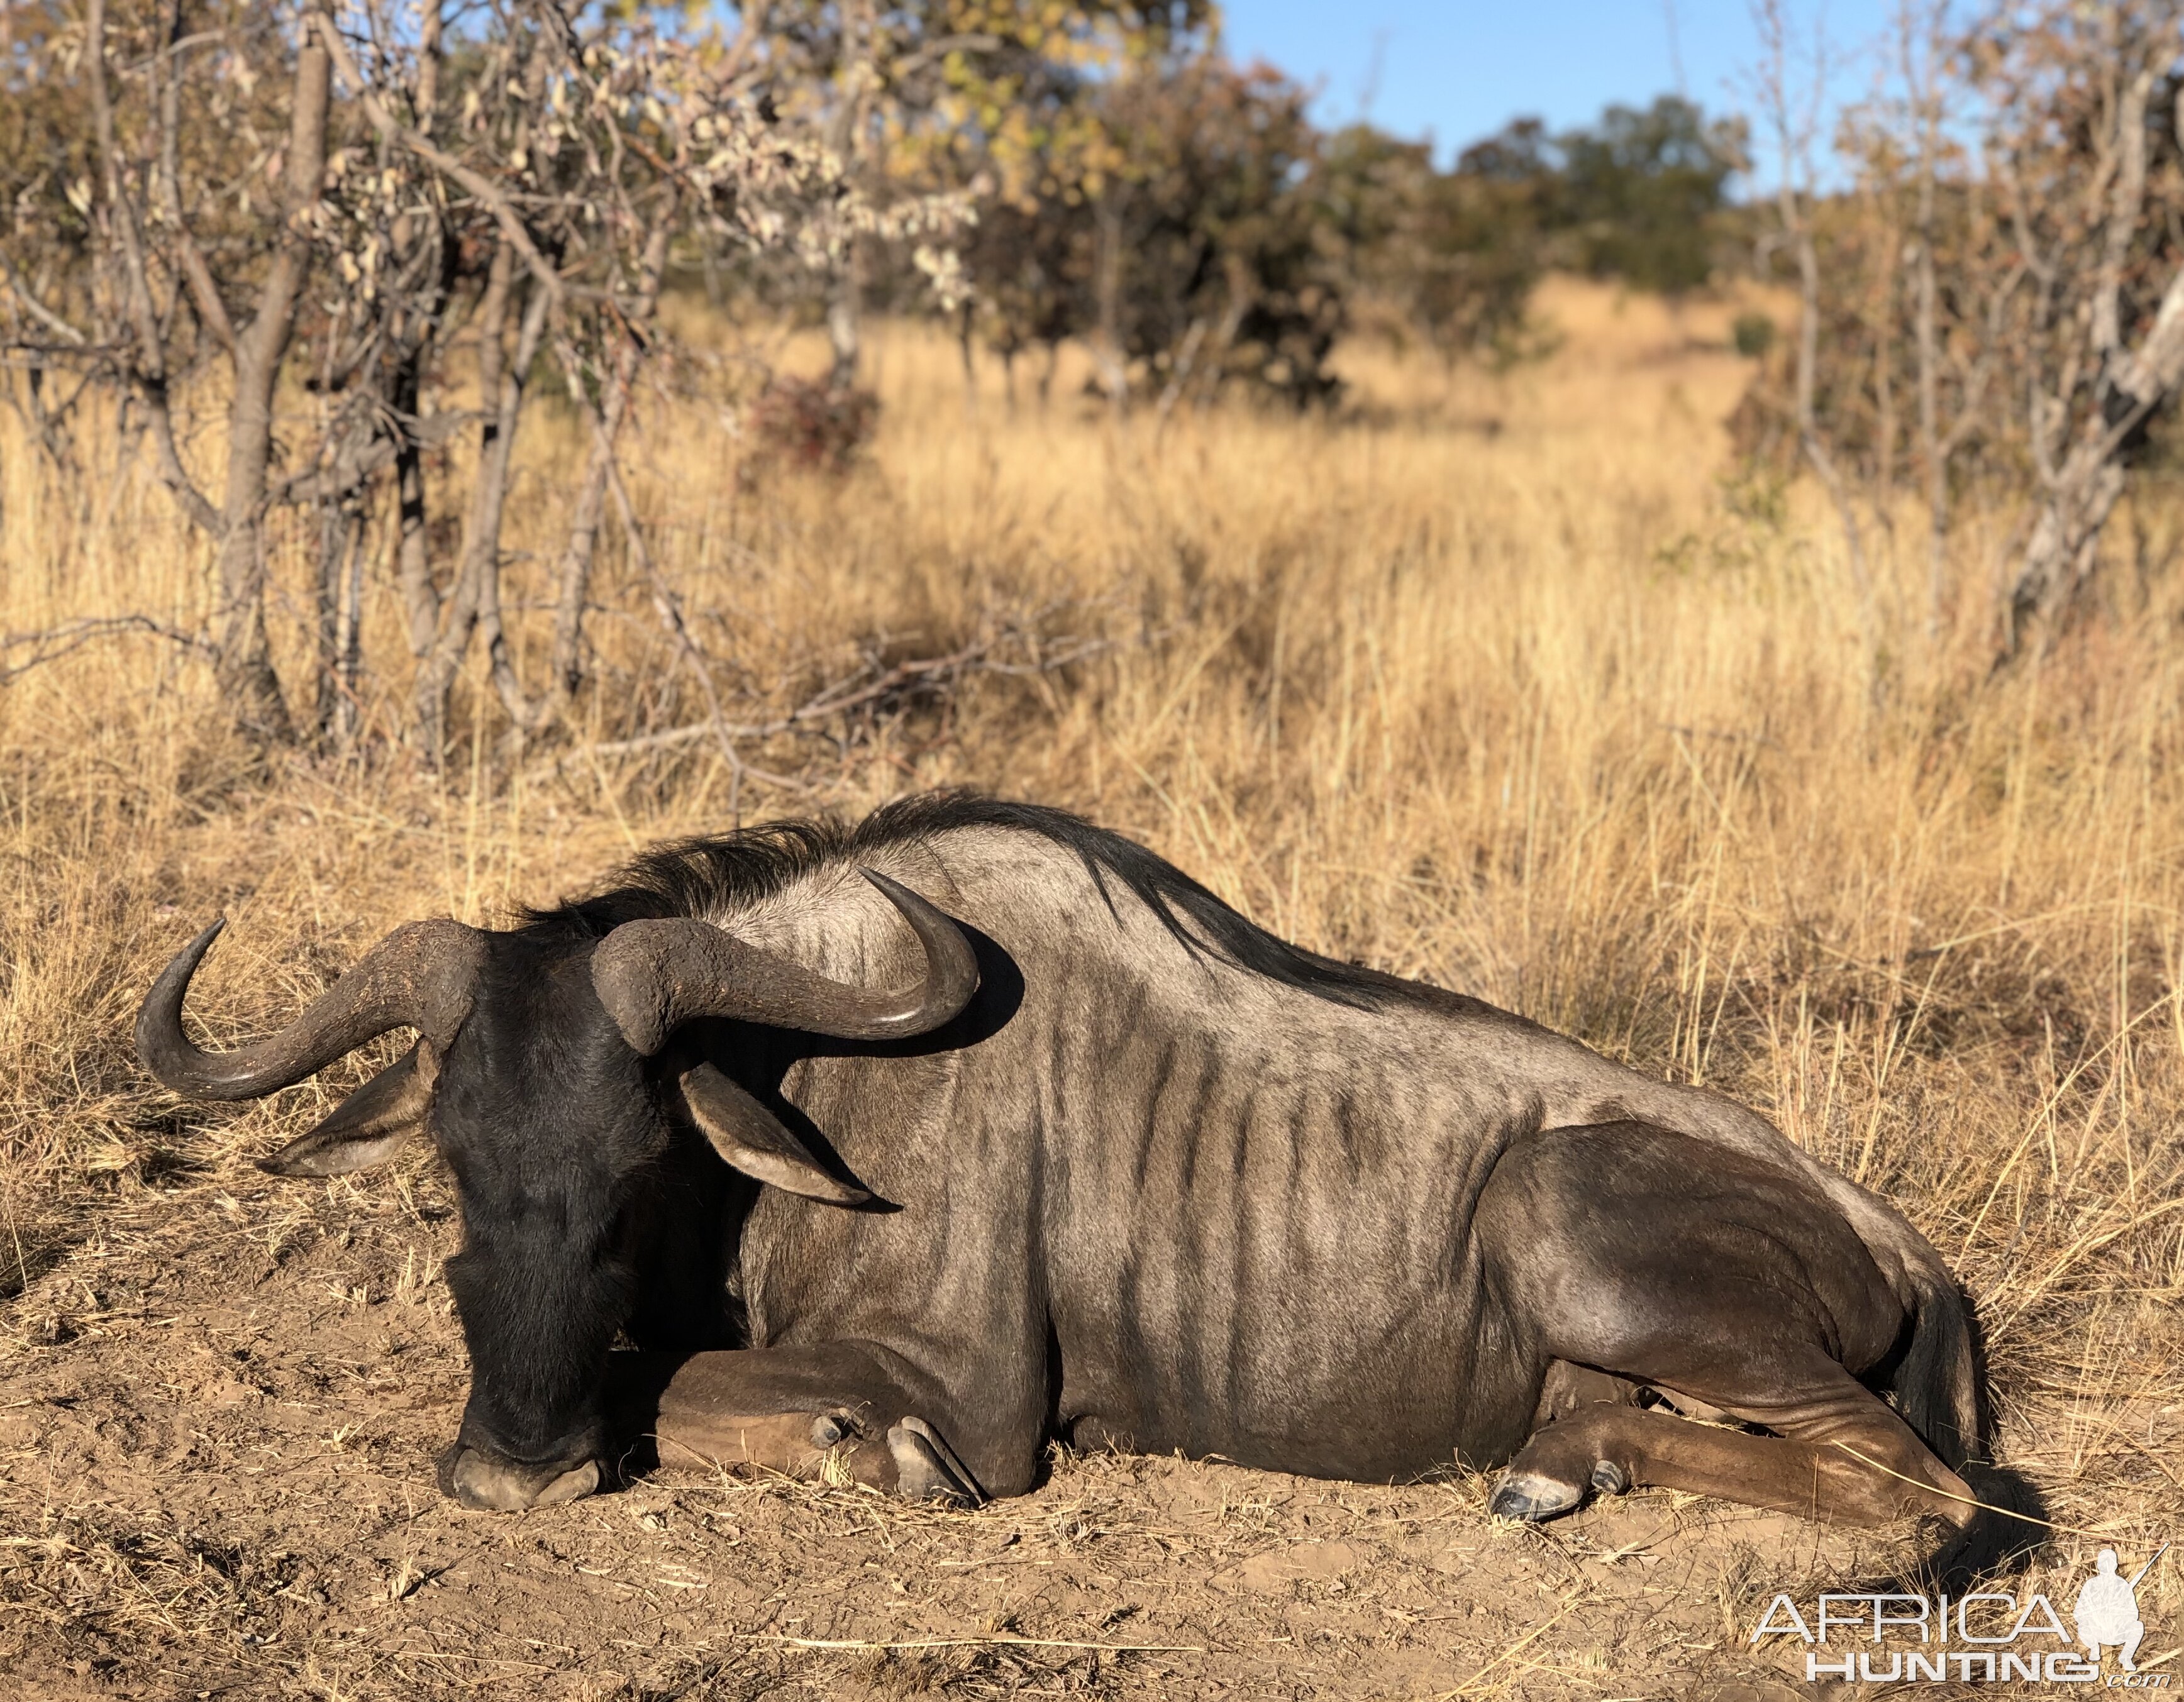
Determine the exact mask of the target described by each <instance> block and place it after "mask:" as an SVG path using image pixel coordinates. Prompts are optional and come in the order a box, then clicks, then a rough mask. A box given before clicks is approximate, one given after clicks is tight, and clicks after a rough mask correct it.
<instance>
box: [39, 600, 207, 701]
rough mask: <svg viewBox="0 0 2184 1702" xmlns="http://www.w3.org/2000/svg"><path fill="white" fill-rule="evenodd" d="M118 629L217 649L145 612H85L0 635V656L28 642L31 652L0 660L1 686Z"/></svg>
mask: <svg viewBox="0 0 2184 1702" xmlns="http://www.w3.org/2000/svg"><path fill="white" fill-rule="evenodd" d="M119 632H148V633H149V634H151V635H152V636H153V637H155V638H164V639H166V640H167V641H168V642H170V643H174V644H180V645H181V646H182V647H183V648H185V649H187V650H194V651H195V652H197V654H199V655H200V656H203V657H206V658H212V657H215V656H217V655H218V654H220V652H219V649H218V647H217V646H215V645H214V643H213V642H212V641H211V640H210V639H209V638H207V637H204V635H203V634H202V633H198V632H185V631H182V630H181V628H180V627H176V626H167V625H166V624H165V623H164V622H163V621H158V620H153V619H152V617H151V616H150V615H86V616H85V617H83V618H82V619H81V620H64V621H63V622H62V623H61V624H60V625H59V626H48V627H46V628H44V629H42V631H36V632H10V633H8V634H7V635H6V636H5V637H0V657H6V656H8V655H11V654H14V652H15V651H16V650H18V649H20V648H22V647H24V646H25V645H28V646H30V647H31V657H30V659H28V660H27V661H22V662H0V686H6V685H12V684H14V681H16V680H17V679H18V678H19V677H20V676H22V675H25V674H27V673H29V672H30V671H31V669H33V668H36V667H37V666H39V665H41V664H43V663H47V662H57V661H58V660H59V659H61V658H62V657H64V656H66V655H68V654H70V653H71V652H73V651H76V650H80V649H81V648H83V647H84V646H85V645H86V644H88V643H89V642H91V641H92V639H94V638H104V637H111V636H112V635H114V634H115V633H119Z"/></svg>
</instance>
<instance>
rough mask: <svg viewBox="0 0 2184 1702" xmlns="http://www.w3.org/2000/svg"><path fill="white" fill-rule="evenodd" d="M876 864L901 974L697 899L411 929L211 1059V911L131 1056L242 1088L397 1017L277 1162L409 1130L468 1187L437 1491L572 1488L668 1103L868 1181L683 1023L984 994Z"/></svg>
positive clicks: (972, 972)
mask: <svg viewBox="0 0 2184 1702" xmlns="http://www.w3.org/2000/svg"><path fill="white" fill-rule="evenodd" d="M864 872H865V876H866V879H867V880H869V881H871V882H872V884H873V885H874V886H876V887H878V888H879V890H880V891H881V892H882V893H883V894H885V895H886V897H887V898H889V901H890V902H892V904H894V908H895V909H896V910H897V911H899V912H900V915H901V916H902V918H903V920H904V921H905V922H907V923H908V924H909V925H910V926H911V929H912V931H913V932H915V933H916V934H917V937H918V940H919V942H920V943H921V944H922V946H923V948H924V952H925V974H924V976H923V978H922V981H921V982H919V983H917V985H914V986H912V987H908V988H906V989H902V990H900V991H894V990H890V991H877V992H876V991H870V990H866V989H864V988H861V987H851V986H847V985H844V983H841V982H835V981H832V980H829V979H827V977H826V976H821V975H818V974H816V973H814V972H813V971H810V970H808V969H805V968H804V967H802V966H801V965H798V964H795V963H794V962H791V961H789V960H788V959H785V958H782V957H779V956H777V955H776V954H772V953H770V952H767V951H765V950H762V949H760V948H758V947H755V946H753V945H751V944H749V943H747V942H745V941H743V940H740V939H738V938H737V937H735V936H734V935H733V934H730V933H728V932H726V931H725V930H723V929H721V928H720V927H717V926H714V925H713V924H711V923H710V922H705V921H697V920H694V919H693V918H689V917H664V918H658V919H647V920H642V921H627V922H624V923H622V924H621V926H618V927H616V928H615V929H613V931H612V932H610V933H608V934H607V935H606V936H605V937H604V938H603V939H602V938H596V937H577V936H571V935H570V934H568V933H566V932H555V931H550V930H549V931H539V930H521V929H519V930H516V931H514V932H491V931H487V930H484V929H478V928H471V927H466V926H464V925H462V924H461V923H460V922H454V921H427V922H412V923H410V924H409V925H408V926H404V927H401V928H398V929H396V930H395V931H394V932H393V933H392V934H390V935H388V936H387V938H385V939H384V940H382V942H380V943H379V944H378V945H377V946H376V947H374V948H372V950H371V951H370V953H368V954H366V955H365V958H364V959H363V960H362V961H361V962H360V963H359V964H358V965H356V967H355V968H354V969H353V970H351V971H349V972H348V974H347V975H345V976H343V977H342V978H341V979H340V981H339V982H337V983H335V985H334V986H333V987H331V989H329V990H328V991H327V992H326V993H325V994H323V995H322V996H321V997H320V998H318V999H317V1000H316V1001H315V1002H314V1003H313V1004H311V1006H310V1007H309V1009H308V1010H305V1011H304V1014H303V1015H301V1016H299V1017H298V1018H297V1019H296V1021H294V1022H292V1023H291V1024H290V1025H289V1026H287V1027H286V1028H284V1029H282V1030H281V1032H279V1033H277V1034H272V1035H268V1036H267V1037H265V1038H264V1039H262V1040H259V1041H256V1042H254V1043H251V1044H249V1045H247V1046H243V1047H240V1048H237V1049H236V1050H234V1051H231V1052H224V1053H209V1052H205V1051H203V1050H201V1049H200V1048H198V1047H197V1046H195V1045H193V1044H192V1043H191V1042H190V1040H189V1039H188V1038H187V1036H185V1035H184V1033H183V1032H182V1026H181V1010H182V1001H183V998H184V996H185V994H186V993H187V991H188V988H189V984H190V977H191V976H192V974H194V973H195V971H196V970H197V966H198V963H199V962H200V961H201V960H202V959H203V957H204V954H205V953H206V951H207V950H208V949H209V948H210V947H211V945H212V943H213V940H214V937H216V936H217V935H218V934H219V932H220V927H221V926H222V924H220V923H219V922H215V923H214V924H213V925H212V926H210V927H209V928H207V929H206V930H205V931H204V932H203V933H201V934H199V935H198V937H197V938H196V939H194V940H192V942H191V943H189V945H187V947H185V948H183V949H182V951H181V953H180V954H178V955H177V956H176V957H175V959H174V961H173V962H172V963H170V964H169V965H167V968H166V970H165V971H164V973H163V974H162V975H161V976H159V980H158V981H157V982H155V983H154V984H153V987H152V990H151V992H150V993H148V994H147V995H146V997H145V1000H144V1004H143V1009H142V1010H141V1011H140V1012H139V1013H138V1015H137V1019H136V1047H137V1051H138V1053H139V1054H140V1055H141V1056H142V1059H143V1060H144V1062H145V1063H146V1064H147V1065H149V1066H150V1068H151V1069H152V1071H153V1073H154V1074H155V1075H157V1076H159V1079H160V1080H161V1081H162V1082H165V1083H166V1085H167V1086H168V1087H171V1088H173V1089H174V1090H175V1092H176V1093H183V1094H187V1095H188V1096H189V1097H191V1098H193V1099H258V1098H261V1097H263V1096H264V1095H265V1094H268V1093H275V1092H277V1091H278V1090H280V1089H281V1088H283V1087H289V1086H292V1084H294V1083H295V1082H300V1081H302V1080H304V1077H306V1076H309V1075H311V1074H313V1073H314V1072H315V1071H319V1070H322V1069H324V1068H325V1067H326V1065H329V1064H331V1063H332V1062H333V1061H334V1060H337V1059H338V1058H341V1057H343V1056H344V1055H345V1054H348V1053H349V1052H352V1051H354V1050H355V1049H356V1048H358V1047H359V1046H362V1045H364V1044H365V1043H366V1042H368V1041H370V1040H371V1039H373V1038H374V1037H377V1036H379V1035H382V1034H384V1033H387V1032H389V1031H390V1030H393V1029H396V1028H402V1027H408V1028H410V1029H414V1030H415V1032H416V1035H417V1039H416V1043H415V1045H414V1046H412V1047H411V1048H410V1049H409V1051H408V1052H407V1053H405V1054H404V1055H403V1056H402V1057H401V1058H400V1059H399V1060H398V1061H396V1062H395V1063H394V1064H393V1065H389V1066H388V1067H387V1068H386V1069H384V1070H382V1071H380V1072H379V1073H378V1074H377V1075H376V1076H373V1077H372V1078H371V1079H370V1081H368V1082H365V1084H364V1085H363V1086H362V1087H359V1088H358V1089H357V1090H356V1091H355V1092H354V1093H351V1094H350V1095H349V1096H348V1098H347V1099H344V1100H343V1102H342V1103H341V1104H340V1105H339V1106H337V1108H336V1109H335V1110H334V1111H333V1112H332V1113H331V1115H329V1116H327V1117H326V1119H325V1120H324V1121H321V1122H320V1124H319V1125H318V1126H316V1127H315V1128H313V1129H312V1130H310V1131H309V1132H308V1133H306V1134H304V1135H301V1136H299V1137H297V1138H296V1139H295V1140H293V1141H292V1142H290V1143H288V1145H287V1147H285V1148H284V1149H281V1152H280V1153H278V1154H276V1155H275V1156H274V1157H272V1158H270V1159H268V1160H265V1161H264V1165H263V1167H264V1168H265V1169H266V1170H269V1171H273V1172H274V1173H275V1174H276V1175H281V1176H338V1175H342V1174H343V1173H345V1172H348V1171H355V1170H360V1169H363V1168H365V1166H367V1165H374V1164H378V1163H380V1162H382V1161H383V1160H386V1159H387V1158H389V1157H391V1156H392V1155H393V1153H394V1151H395V1150H396V1149H397V1148H398V1146H399V1145H400V1144H401V1143H402V1142H403V1140H404V1138H405V1137H407V1136H408V1135H409V1133H410V1132H412V1131H413V1130H415V1129H419V1128H423V1129H425V1130H426V1131H427V1132H429V1133H430V1134H431V1136H432V1138H433V1140H434V1142H435V1143H436V1144H437V1146H438V1148H439V1150H440V1152H441V1153H442V1154H443V1156H445V1158H446V1159H447V1160H448V1164H449V1165H450V1166H451V1167H452V1169H453V1170H454V1175H455V1182H456V1187H457V1190H458V1192H459V1193H460V1197H461V1200H462V1206H463V1224H464V1246H463V1250H462V1251H461V1252H460V1254H457V1255H456V1256H455V1257H454V1258H453V1259H451V1260H449V1261H448V1273H447V1274H448V1287H449V1288H450V1290H451V1291H452V1292H453V1293H454V1299H455V1305H456V1310H457V1311H458V1313H459V1314H460V1317H461V1320H462V1325H463V1334H464V1338H465V1342H466V1343H467V1345H468V1347H469V1349H470V1357H471V1395H470V1401H469V1404H468V1405H467V1406H466V1407H465V1410H464V1414H463V1421H462V1427H461V1429H460V1432H458V1434H457V1438H456V1441H455V1444H454V1446H453V1447H452V1448H450V1449H448V1452H447V1454H444V1455H443V1457H442V1460H441V1462H440V1482H441V1487H442V1488H444V1489H445V1490H446V1491H447V1492H448V1493H449V1494H451V1495H453V1496H454V1497H455V1498H456V1499H458V1500H460V1501H462V1502H464V1503H465V1504H466V1505H471V1506H475V1507H489V1508H498V1509H501V1510H515V1509H517V1508H521V1507H526V1506H531V1505H539V1504H543V1503H548V1502H553V1501H562V1500H569V1499H573V1498H575V1497H577V1496H578V1495H582V1494H585V1493H588V1492H589V1491H590V1490H592V1489H593V1488H595V1487H597V1485H598V1482H599V1454H600V1451H601V1449H602V1447H603V1445H604V1440H605V1438H604V1434H603V1426H602V1414H601V1412H600V1410H599V1402H600V1385H601V1382H602V1376H603V1372H604V1362H605V1357H606V1353H607V1349H608V1348H609V1346H610V1343H612V1341H613V1338H614V1334H615V1332H616V1329H617V1328H618V1327H620V1326H621V1324H622V1323H623V1322H624V1321H625V1320H626V1318H627V1314H628V1312H629V1309H630V1306H631V1304H632V1300H633V1299H634V1295H633V1293H632V1288H633V1282H632V1272H631V1266H630V1263H629V1260H628V1258H627V1238H628V1235H629V1233H630V1229H631V1226H630V1224H629V1222H628V1221H627V1216H626V1208H627V1206H628V1205H629V1204H630V1202H631V1200H632V1199H633V1198H634V1197H636V1194H637V1192H638V1187H637V1184H638V1178H639V1177H640V1176H642V1175H643V1173H644V1171H645V1170H646V1168H647V1166H648V1165H649V1164H651V1163H652V1162H653V1161H654V1160H656V1159H658V1158H659V1157H660V1155H661V1154H663V1153H664V1152H665V1151H666V1149H667V1147H668V1144H669V1142H670V1138H671V1119H672V1118H673V1117H675V1116H676V1115H678V1114H682V1115H687V1116H688V1120H689V1121H691V1122H692V1123H694V1125H695V1126H697V1128H698V1129H699V1130H700V1131H701V1132H703V1133H704V1135H705V1137H706V1139H707V1140H708V1141H710V1143H711V1144H712V1146H713V1148H714V1149H715V1150H716V1152H717V1153H719V1154H720V1155H721V1158H722V1159H724V1160H726V1161H727V1163H728V1164H730V1165H733V1166H734V1167H735V1168H736V1169H738V1170H739V1171H744V1173H745V1174H746V1175H748V1176H753V1177H755V1178H756V1179H757V1180H758V1181H760V1182H765V1183H768V1184H771V1185H772V1186H773V1187H776V1188H785V1189H788V1190H789V1191H791V1192H794V1193H800V1194H805V1195H808V1196H810V1197H811V1198H812V1199H819V1200H825V1201H829V1202H832V1203H833V1204H855V1203H858V1202H860V1201H861V1200H863V1199H866V1194H865V1193H864V1192H863V1190H861V1189H860V1188H855V1187H854V1186H852V1185H851V1184H850V1183H848V1182H844V1181H843V1180H841V1179H840V1178H838V1177H837V1176H834V1175H833V1174H832V1173H831V1172H830V1171H827V1169H826V1168H825V1167H824V1166H822V1165H821V1164H820V1163H819V1162H818V1161H817V1160H816V1159H814V1158H813V1156H812V1154H811V1152H810V1151H809V1150H808V1149H806V1148H805V1145H804V1144H803V1143H801V1142H800V1141H799V1139H798V1138H797V1137H795V1136H794V1134H792V1133H791V1132H789V1130H788V1128H787V1127H785V1126H783V1124H782V1123H781V1121H779V1120H778V1119H777V1118H776V1117H775V1116H774V1115H773V1114H772V1112H771V1111H769V1110H766V1107H765V1106H764V1105H763V1104H760V1102H759V1101H758V1100H757V1099H754V1098H753V1097H751V1095H750V1094H749V1093H746V1092H745V1091H744V1089H743V1088H742V1087H738V1085H737V1084H736V1083H735V1082H733V1081H732V1080H731V1079H730V1078H729V1077H728V1076H727V1075H726V1074H724V1073H723V1072H722V1071H721V1070H719V1069H717V1068H716V1067H715V1065H712V1064H710V1063H708V1062H702V1061H699V1062H693V1061H692V1060H691V1059H690V1058H689V1057H688V1056H686V1055H683V1054H680V1053H678V1052H677V1049H676V1048H673V1047H671V1046H670V1044H669V1042H670V1039H671V1037H672V1035H673V1034H674V1032H675V1031H676V1029H677V1026H680V1025H681V1024H682V1023H684V1022H686V1021H692V1020H694V1019H699V1018H706V1017H727V1018H733V1019H737V1020H740V1021H745V1022H752V1023H760V1024H766V1025H768V1026H774V1027H780V1028H788V1029H795V1030H800V1031H802V1032H806V1033H811V1034H817V1035H825V1036H828V1037H833V1038H837V1039H846V1040H889V1039H900V1038H906V1037H911V1036H914V1035H918V1034H922V1033H925V1032H928V1031H930V1030H932V1029H934V1028H938V1027H939V1026H941V1025H942V1024H944V1023H945V1022H947V1021H950V1019H951V1018H953V1017H954V1016H955V1015H956V1014H957V1012H959V1011H960V1010H962V1008H963V1006H964V1005H965V1004H967V1002H968V1001H969V999H970V998H971V995H972V993H973V992H975V991H976V990H977V987H978V967H977V963H976V959H974V958H973V957H972V952H971V948H970V947H969V945H968V944H967V942H966V941H965V939H964V937H963V936H962V934H961V932H959V931H958V930H957V928H956V925H955V924H954V923H953V922H951V921H950V920H949V919H948V918H947V917H946V916H944V915H942V914H941V913H940V911H939V910H938V909H934V908H933V906H932V905H931V904H928V903H927V902H926V901H925V900H924V899H923V898H920V897H919V896H918V895H917V893H913V892H911V891H910V890H909V889H908V888H906V887H902V886H900V885H899V884H898V883H896V882H894V881H891V880H889V878H888V877H887V876H883V875H880V874H877V873H874V872H873V871H872V870H866V871H864Z"/></svg>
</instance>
